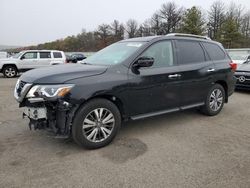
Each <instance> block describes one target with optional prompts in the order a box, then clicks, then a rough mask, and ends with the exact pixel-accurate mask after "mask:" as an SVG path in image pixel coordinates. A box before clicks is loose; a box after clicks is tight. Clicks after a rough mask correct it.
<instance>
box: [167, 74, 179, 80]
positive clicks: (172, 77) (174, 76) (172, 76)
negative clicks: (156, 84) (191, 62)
mask: <svg viewBox="0 0 250 188" xmlns="http://www.w3.org/2000/svg"><path fill="white" fill-rule="evenodd" d="M179 77H181V75H180V74H171V75H169V76H168V78H170V79H175V78H179Z"/></svg>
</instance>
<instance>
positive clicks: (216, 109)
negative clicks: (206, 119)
mask: <svg viewBox="0 0 250 188" xmlns="http://www.w3.org/2000/svg"><path fill="white" fill-rule="evenodd" d="M224 102H225V90H224V88H223V87H222V86H221V85H220V84H215V85H214V86H213V87H212V88H211V89H210V91H209V92H208V95H207V98H206V102H205V105H204V106H203V107H202V108H201V111H202V112H203V113H204V114H206V115H209V116H215V115H217V114H218V113H220V111H221V110H222V108H223V106H224Z"/></svg>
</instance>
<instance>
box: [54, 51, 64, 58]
mask: <svg viewBox="0 0 250 188" xmlns="http://www.w3.org/2000/svg"><path fill="white" fill-rule="evenodd" d="M53 56H54V58H62V53H61V52H53Z"/></svg>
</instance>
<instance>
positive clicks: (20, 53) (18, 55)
mask: <svg viewBox="0 0 250 188" xmlns="http://www.w3.org/2000/svg"><path fill="white" fill-rule="evenodd" d="M22 54H23V52H19V53H17V54H15V55H13V56H11V57H12V58H15V59H17V58H19V57H20V56H21V55H22Z"/></svg>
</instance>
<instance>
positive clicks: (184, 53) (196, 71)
mask: <svg viewBox="0 0 250 188" xmlns="http://www.w3.org/2000/svg"><path fill="white" fill-rule="evenodd" d="M175 45H176V50H177V57H178V64H179V67H180V74H181V77H180V82H181V88H180V90H181V106H182V108H188V107H192V106H193V105H201V104H202V103H204V102H205V99H206V96H207V93H208V91H209V89H210V87H211V85H212V82H213V72H214V70H215V68H214V64H213V62H212V61H211V60H210V59H209V58H208V56H207V54H206V52H205V50H204V49H203V46H202V44H201V43H200V42H199V41H193V40H184V39H183V40H176V41H175Z"/></svg>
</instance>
